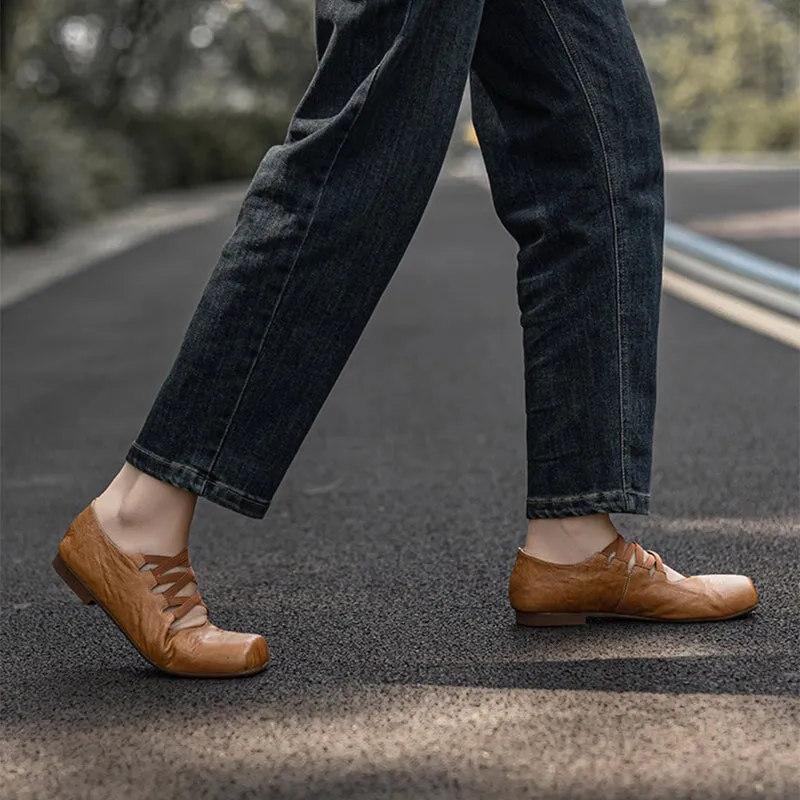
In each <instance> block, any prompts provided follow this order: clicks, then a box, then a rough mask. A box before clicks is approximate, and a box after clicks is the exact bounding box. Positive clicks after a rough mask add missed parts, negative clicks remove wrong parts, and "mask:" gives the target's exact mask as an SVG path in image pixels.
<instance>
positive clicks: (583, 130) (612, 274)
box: [471, 0, 664, 519]
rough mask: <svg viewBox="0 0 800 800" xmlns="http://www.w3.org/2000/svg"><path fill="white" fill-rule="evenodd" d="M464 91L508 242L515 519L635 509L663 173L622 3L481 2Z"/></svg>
mask: <svg viewBox="0 0 800 800" xmlns="http://www.w3.org/2000/svg"><path fill="white" fill-rule="evenodd" d="M471 87H472V103H473V116H474V120H475V125H476V129H477V133H478V138H479V141H480V145H481V148H482V152H483V155H484V159H485V162H486V166H487V170H488V173H489V178H490V183H491V188H492V195H493V200H494V204H495V208H496V210H497V213H498V216H499V217H500V219H501V221H502V223H503V224H504V226H505V227H506V229H507V230H508V231H509V232H510V233H511V235H512V236H513V237H514V238H515V239H516V241H517V243H518V245H519V254H518V268H517V292H518V299H519V306H520V311H521V316H520V321H521V325H522V329H523V352H524V365H525V371H524V374H525V405H526V423H527V452H528V496H527V509H526V510H527V517H528V518H529V519H534V518H539V517H561V516H572V515H582V514H591V513H596V512H628V513H638V514H647V513H649V500H650V494H649V493H650V473H651V454H652V439H653V420H654V414H655V404H656V347H657V335H658V323H659V299H660V292H661V261H662V239H663V226H664V218H663V213H664V211H663V165H662V157H661V143H660V135H659V127H658V117H657V112H656V107H655V103H654V100H653V95H652V91H651V87H650V83H649V80H648V77H647V74H646V72H645V69H644V66H643V63H642V60H641V57H640V55H639V51H638V49H637V46H636V43H635V41H634V38H633V34H632V32H631V30H630V26H629V24H628V20H627V17H626V15H625V11H624V9H623V5H622V2H621V0H599V1H598V0H571V1H570V2H555V0H529V1H527V0H526V2H519V0H486V5H485V9H484V15H483V21H482V23H481V29H480V32H479V35H478V42H477V44H476V48H475V56H474V62H473V70H472V79H471Z"/></svg>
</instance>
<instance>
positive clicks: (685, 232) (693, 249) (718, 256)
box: [664, 222, 800, 293]
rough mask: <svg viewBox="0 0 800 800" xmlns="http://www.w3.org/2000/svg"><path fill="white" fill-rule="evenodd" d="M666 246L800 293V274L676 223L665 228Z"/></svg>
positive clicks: (788, 290) (762, 281) (670, 223)
mask: <svg viewBox="0 0 800 800" xmlns="http://www.w3.org/2000/svg"><path fill="white" fill-rule="evenodd" d="M664 245H665V247H668V248H670V249H671V250H680V251H681V252H682V253H686V254H688V255H692V256H696V257H697V258H700V259H702V260H703V261H706V262H708V263H710V264H716V265H717V266H719V267H722V268H724V269H726V270H728V271H730V272H736V273H738V274H740V275H743V276H744V277H746V278H752V279H753V280H757V281H760V282H761V283H766V284H768V285H770V286H774V287H776V288H777V289H783V290H784V291H787V292H794V293H800V270H796V269H793V268H792V267H787V266H786V265H785V264H779V263H778V262H777V261H771V260H770V259H768V258H762V257H761V256H757V255H755V254H754V253H749V252H747V251H745V250H742V249H741V248H739V247H734V246H733V245H730V244H725V243H724V242H720V241H718V240H717V239H712V238H711V237H709V236H703V234H701V233H695V232H694V231H690V230H689V229H688V228H684V227H683V226H682V225H677V224H676V223H674V222H667V224H666V226H665V228H664Z"/></svg>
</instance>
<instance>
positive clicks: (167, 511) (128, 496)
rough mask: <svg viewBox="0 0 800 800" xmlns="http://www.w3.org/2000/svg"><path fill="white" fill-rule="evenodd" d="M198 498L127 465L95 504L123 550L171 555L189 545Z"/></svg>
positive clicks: (109, 532)
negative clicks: (190, 530)
mask: <svg viewBox="0 0 800 800" xmlns="http://www.w3.org/2000/svg"><path fill="white" fill-rule="evenodd" d="M196 503H197V495H194V494H192V493H191V492H188V491H186V490H185V489H180V488H178V487H177V486H173V485H171V484H169V483H165V482H163V481H160V480H158V479H157V478H154V477H152V476H151V475H148V474H146V473H144V472H141V471H140V470H138V469H136V468H135V467H133V466H132V465H130V464H128V463H127V462H126V463H125V465H124V466H123V468H122V469H121V470H120V472H119V473H118V474H117V476H116V477H115V478H114V480H113V481H112V482H111V483H110V484H109V486H108V487H107V488H106V489H105V491H103V492H102V493H101V494H100V495H98V496H97V498H96V499H95V501H94V504H93V505H94V509H95V513H96V515H97V517H98V520H99V521H100V524H101V526H102V527H103V529H104V530H105V532H106V533H107V534H108V536H109V537H110V538H111V540H112V541H114V542H115V544H117V545H118V546H120V547H121V548H122V549H123V550H128V551H130V550H131V549H135V550H140V551H145V550H147V552H151V553H154V554H163V555H168V554H170V551H172V552H173V553H174V552H177V551H179V550H181V549H183V548H184V547H186V546H187V545H188V541H189V529H190V526H191V523H192V518H193V516H194V509H195V506H196Z"/></svg>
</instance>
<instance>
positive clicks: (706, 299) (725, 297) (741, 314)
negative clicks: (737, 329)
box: [663, 268, 800, 350]
mask: <svg viewBox="0 0 800 800" xmlns="http://www.w3.org/2000/svg"><path fill="white" fill-rule="evenodd" d="M663 288H664V291H666V292H668V293H669V294H671V295H673V296H675V297H678V298H680V299H681V300H686V301H687V302H689V303H692V304H693V305H696V306H699V307H700V308H703V309H705V310H706V311H710V312H712V313H713V314H716V315H717V316H718V317H722V318H723V319H727V320H729V321H731V322H734V323H736V324H737V325H741V326H742V327H744V328H748V329H750V330H751V331H755V332H756V333H760V334H762V335H764V336H769V337H770V338H771V339H775V341H778V342H781V343H783V344H786V345H789V347H794V348H795V349H797V350H800V323H798V322H795V321H794V320H792V319H791V318H789V317H785V316H782V315H781V314H776V313H775V312H773V311H767V310H766V309H764V308H760V307H759V306H757V305H755V304H754V303H751V302H749V301H748V300H742V299H740V298H738V297H732V296H731V295H729V294H725V292H721V291H719V290H718V289H713V288H711V287H710V286H704V285H703V284H701V283H698V282H697V281H694V280H692V279H691V278H687V277H686V276H685V275H679V274H678V273H677V272H675V271H673V270H671V269H668V268H665V269H664V272H663Z"/></svg>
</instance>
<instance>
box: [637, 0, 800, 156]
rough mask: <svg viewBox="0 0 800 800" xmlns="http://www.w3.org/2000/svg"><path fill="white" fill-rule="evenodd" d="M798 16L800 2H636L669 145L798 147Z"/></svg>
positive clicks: (684, 147) (738, 148)
mask: <svg viewBox="0 0 800 800" xmlns="http://www.w3.org/2000/svg"><path fill="white" fill-rule="evenodd" d="M797 19H798V5H797V2H796V0H794V1H793V2H783V0H772V1H771V2H766V0H671V1H670V2H668V3H665V4H662V5H660V6H658V7H653V6H649V4H643V3H636V4H634V5H633V6H632V7H631V20H632V22H633V24H634V27H635V28H636V30H637V33H638V34H639V38H640V42H641V44H642V49H643V51H644V56H645V60H646V62H647V65H648V68H649V70H650V74H651V77H652V80H653V86H654V89H655V92H656V96H657V98H658V102H659V108H660V111H661V119H662V126H663V132H664V140H665V144H666V145H667V146H668V147H671V148H674V149H680V150H699V151H702V152H726V151H763V150H792V149H797V148H798V147H800V98H799V97H798V69H799V68H800V58H799V55H800V54H799V52H798V31H797Z"/></svg>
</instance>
